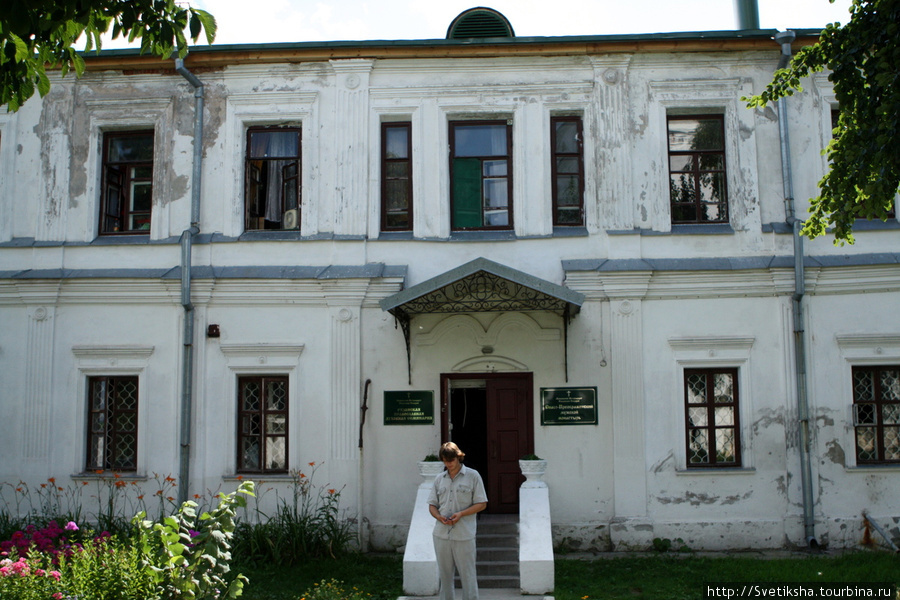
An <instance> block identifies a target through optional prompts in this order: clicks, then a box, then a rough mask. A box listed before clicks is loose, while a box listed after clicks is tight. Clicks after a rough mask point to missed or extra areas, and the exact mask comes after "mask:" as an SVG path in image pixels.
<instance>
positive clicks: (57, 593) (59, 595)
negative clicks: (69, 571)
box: [51, 592, 63, 600]
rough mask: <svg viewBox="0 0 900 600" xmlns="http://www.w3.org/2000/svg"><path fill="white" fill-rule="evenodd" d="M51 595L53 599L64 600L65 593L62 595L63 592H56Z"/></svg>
mask: <svg viewBox="0 0 900 600" xmlns="http://www.w3.org/2000/svg"><path fill="white" fill-rule="evenodd" d="M51 597H52V598H53V600H62V597H63V595H62V592H56V593H55V594H53V596H51Z"/></svg>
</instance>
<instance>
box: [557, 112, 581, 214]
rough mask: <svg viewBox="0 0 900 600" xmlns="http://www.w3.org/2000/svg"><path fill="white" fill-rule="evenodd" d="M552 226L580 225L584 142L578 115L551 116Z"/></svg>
mask: <svg viewBox="0 0 900 600" xmlns="http://www.w3.org/2000/svg"><path fill="white" fill-rule="evenodd" d="M550 147H551V148H552V149H553V152H552V155H553V162H552V167H551V168H552V171H553V173H552V177H553V225H554V226H583V225H584V141H583V137H582V127H581V117H551V118H550Z"/></svg>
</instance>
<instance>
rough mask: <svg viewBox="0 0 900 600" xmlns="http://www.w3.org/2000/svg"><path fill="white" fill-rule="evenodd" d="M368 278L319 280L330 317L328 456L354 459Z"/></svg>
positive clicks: (355, 454) (356, 450)
mask: <svg viewBox="0 0 900 600" xmlns="http://www.w3.org/2000/svg"><path fill="white" fill-rule="evenodd" d="M368 284H369V280H368V279H340V280H330V281H323V282H322V288H323V290H324V291H325V301H326V304H327V306H328V313H329V315H330V318H331V332H330V334H331V335H330V337H331V344H330V346H331V360H330V365H331V377H330V379H331V385H330V386H329V388H330V390H331V456H332V458H334V459H336V460H353V459H355V458H358V448H357V441H358V434H359V431H358V428H359V407H360V378H361V376H362V334H361V322H360V311H361V307H362V304H363V300H364V299H365V294H366V290H367V289H368Z"/></svg>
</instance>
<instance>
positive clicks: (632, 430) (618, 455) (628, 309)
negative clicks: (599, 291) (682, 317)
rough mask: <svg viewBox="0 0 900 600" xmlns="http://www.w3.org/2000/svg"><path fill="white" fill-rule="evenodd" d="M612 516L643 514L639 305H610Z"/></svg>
mask: <svg viewBox="0 0 900 600" xmlns="http://www.w3.org/2000/svg"><path fill="white" fill-rule="evenodd" d="M610 308H611V310H610V348H613V349H614V351H613V353H612V360H611V366H612V415H613V417H612V418H613V437H614V439H615V443H614V451H613V461H614V467H613V471H614V475H613V477H614V480H615V514H616V516H617V517H641V516H645V515H646V514H647V479H646V471H647V469H646V459H645V455H646V448H645V441H644V437H645V432H644V385H643V383H644V376H643V373H644V361H643V326H642V323H641V320H642V314H641V301H640V300H633V299H631V300H625V299H617V300H613V301H611V302H610Z"/></svg>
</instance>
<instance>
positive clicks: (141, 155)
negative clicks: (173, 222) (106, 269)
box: [100, 131, 153, 234]
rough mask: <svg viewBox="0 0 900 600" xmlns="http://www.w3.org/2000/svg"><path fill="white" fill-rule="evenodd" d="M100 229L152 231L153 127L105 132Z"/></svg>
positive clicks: (103, 230)
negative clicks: (150, 128) (149, 129)
mask: <svg viewBox="0 0 900 600" xmlns="http://www.w3.org/2000/svg"><path fill="white" fill-rule="evenodd" d="M102 169H103V184H102V188H101V189H102V190H103V192H102V198H101V201H100V233H101V234H110V233H149V232H150V212H151V210H152V207H153V131H117V132H108V133H105V134H103V167H102Z"/></svg>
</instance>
